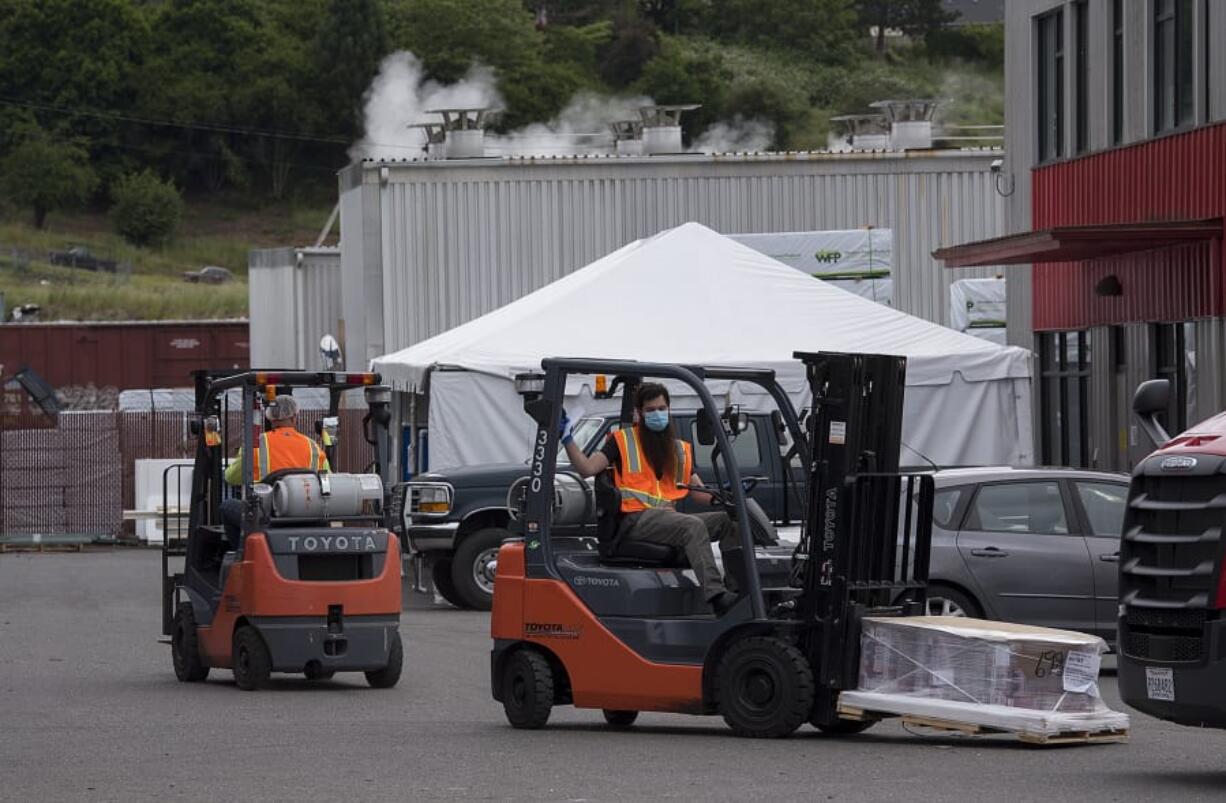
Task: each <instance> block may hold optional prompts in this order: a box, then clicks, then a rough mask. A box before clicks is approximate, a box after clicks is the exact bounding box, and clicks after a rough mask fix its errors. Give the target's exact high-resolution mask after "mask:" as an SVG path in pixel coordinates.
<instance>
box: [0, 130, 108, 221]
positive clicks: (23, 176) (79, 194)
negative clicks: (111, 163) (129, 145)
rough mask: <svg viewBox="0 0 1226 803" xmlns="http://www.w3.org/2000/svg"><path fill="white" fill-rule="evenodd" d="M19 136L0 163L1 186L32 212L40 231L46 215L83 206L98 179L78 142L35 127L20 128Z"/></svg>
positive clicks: (14, 199)
mask: <svg viewBox="0 0 1226 803" xmlns="http://www.w3.org/2000/svg"><path fill="white" fill-rule="evenodd" d="M18 137H19V138H18V139H17V143H16V145H15V146H14V147H13V148H12V150H10V151H9V153H8V155H7V156H5V157H4V159H3V161H0V186H2V187H3V190H4V193H5V194H6V195H7V196H8V197H9V199H10V200H12V201H13V202H15V203H17V204H18V205H20V206H22V207H26V208H28V209H30V210H31V212H32V213H33V215H34V225H35V227H37V228H40V229H41V228H43V226H44V225H46V222H47V214H48V213H49V212H53V211H56V210H60V209H66V208H69V207H73V206H79V205H81V204H83V203H85V202H86V201H87V200H88V199H89V196H90V194H91V193H93V191H94V188H95V187H96V186H97V185H98V178H97V176H96V175H95V174H94V171H93V169H92V168H91V167H90V164H89V151H88V149H87V148H86V147H85V145H84V143H83V142H81V141H80V140H77V139H60V138H57V137H54V136H52V135H51V134H49V133H47V132H46V131H44V130H43V129H41V128H38V127H36V126H22V127H21V129H19V131H18Z"/></svg>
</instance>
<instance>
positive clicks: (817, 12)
mask: <svg viewBox="0 0 1226 803" xmlns="http://www.w3.org/2000/svg"><path fill="white" fill-rule="evenodd" d="M938 2H939V0H938ZM704 27H705V28H707V29H708V30H709V31H710V32H711V33H712V34H714V35H715V36H717V37H719V38H721V39H725V40H727V41H730V42H738V43H742V44H746V45H753V46H755V47H761V48H765V49H768V50H778V49H779V48H786V49H788V50H792V51H795V52H796V53H798V54H802V55H803V56H805V57H806V58H808V59H811V60H813V61H815V62H818V63H821V64H842V63H845V62H847V61H848V60H849V59H850V58H851V56H852V43H853V42H854V41H855V39H856V38H857V37H856V15H855V11H854V9H853V8H852V6H851V0H771V2H761V0H724V2H722V3H720V4H718V6H716V5H714V4H713V5H712V6H711V7H710V8H709V9H708V11H707V14H706V15H705V22H704Z"/></svg>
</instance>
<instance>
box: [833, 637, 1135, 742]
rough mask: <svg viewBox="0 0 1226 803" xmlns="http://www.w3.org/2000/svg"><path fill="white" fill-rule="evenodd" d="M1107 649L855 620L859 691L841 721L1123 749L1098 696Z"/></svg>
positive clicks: (845, 703)
mask: <svg viewBox="0 0 1226 803" xmlns="http://www.w3.org/2000/svg"><path fill="white" fill-rule="evenodd" d="M1106 649H1107V645H1106V643H1105V642H1103V640H1102V639H1101V638H1098V637H1097V636H1089V635H1086V634H1084V633H1075V632H1072V631H1067V630H1052V629H1049V628H1043V627H1029V626H1026V625H1015V624H1009V623H1005V622H987V621H982V620H977V619H966V618H953V617H939V616H922V617H920V616H917V617H896V618H869V619H865V620H864V627H863V636H862V639H861V661H860V682H859V688H858V689H856V690H855V691H848V692H843V693H842V694H841V695H840V696H839V713H840V715H841V716H842V717H844V718H845V719H851V720H857V721H871V720H875V719H882V718H885V717H902V719H903V721H904V722H905V723H908V724H911V725H917V726H924V727H930V728H937V729H941V730H952V731H960V732H963V733H976V734H977V733H1013V734H1016V735H1017V736H1018V737H1019V738H1020V739H1022V740H1023V741H1026V742H1031V743H1036V744H1069V743H1085V742H1102V741H1124V740H1126V739H1127V736H1128V716H1127V715H1126V714H1121V713H1118V712H1116V711H1112V710H1111V709H1109V708H1108V707H1107V706H1106V704H1105V703H1103V701H1102V698H1101V697H1100V695H1099V692H1098V673H1099V666H1100V660H1101V656H1102V654H1103V653H1104V652H1105V651H1106Z"/></svg>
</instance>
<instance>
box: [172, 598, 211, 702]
mask: <svg viewBox="0 0 1226 803" xmlns="http://www.w3.org/2000/svg"><path fill="white" fill-rule="evenodd" d="M170 658H171V660H172V661H173V662H174V666H175V677H177V678H178V679H179V680H181V681H182V682H184V683H199V682H200V681H202V680H204V679H205V678H207V677H208V676H209V668H208V666H206V665H205V663H204V661H203V660H202V659H201V657H200V641H199V639H198V638H197V635H196V617H195V615H194V614H193V613H192V606H191V604H190V603H187V602H182V603H180V604H179V609H178V610H177V611H175V621H174V630H173V631H172V635H171V637H170Z"/></svg>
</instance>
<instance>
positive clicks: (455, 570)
mask: <svg viewBox="0 0 1226 803" xmlns="http://www.w3.org/2000/svg"><path fill="white" fill-rule="evenodd" d="M510 536H511V533H509V532H508V531H506V530H504V529H502V528H501V527H486V528H484V529H481V530H477V531H476V532H474V533H469V534H468V535H467V536H465V537H464V540H463V541H461V542H460V546H459V547H458V548H457V549H456V551H455V556H454V557H453V558H452V559H451V579H452V581H453V582H454V583H455V590H456V593H457V594H458V595H459V596H460V599H462V600H464V604H465V605H467V606H468V607H469V608H472V609H473V610H477V611H488V610H489V609H490V608H492V607H493V605H494V578H493V577H492V576H491V575H490V572H489V568H490V565H491V562H492V561H495V560H497V559H498V549H499V548H500V547H501V546H502V540H503V539H504V538H509V537H510Z"/></svg>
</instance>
